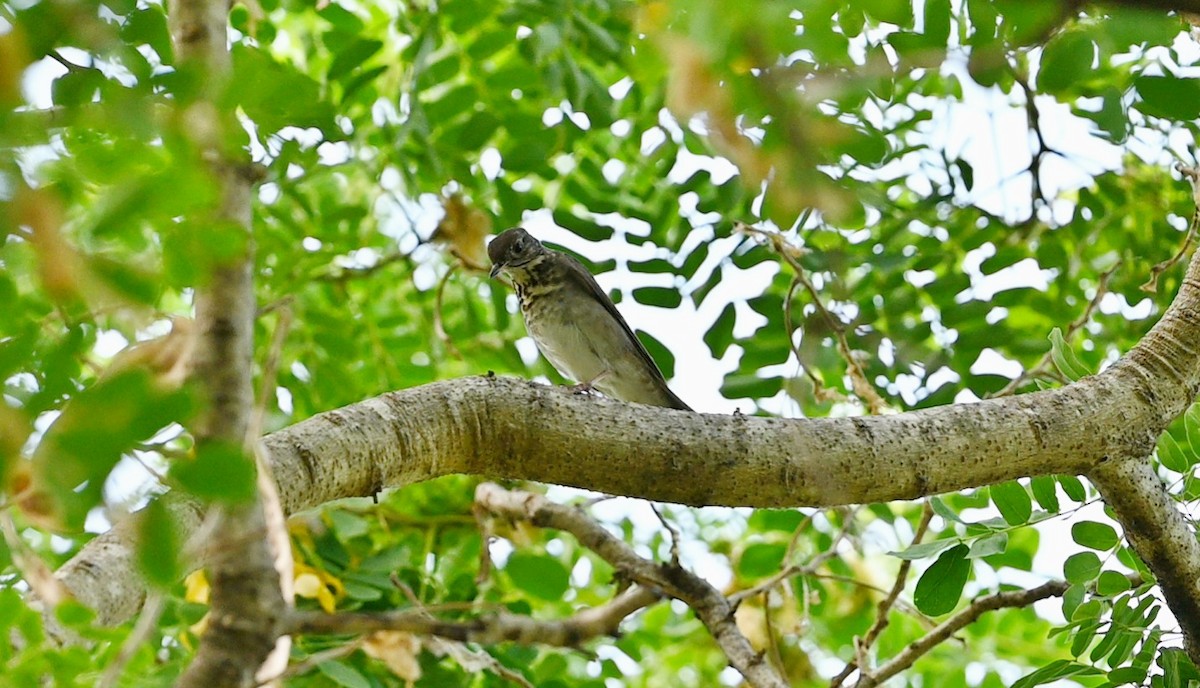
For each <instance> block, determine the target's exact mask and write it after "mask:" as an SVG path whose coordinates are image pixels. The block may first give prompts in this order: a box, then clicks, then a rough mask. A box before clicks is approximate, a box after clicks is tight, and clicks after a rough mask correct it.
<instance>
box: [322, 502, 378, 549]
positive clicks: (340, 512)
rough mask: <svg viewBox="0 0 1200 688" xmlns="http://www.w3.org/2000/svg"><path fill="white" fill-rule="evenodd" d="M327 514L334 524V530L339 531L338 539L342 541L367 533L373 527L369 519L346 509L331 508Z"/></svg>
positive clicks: (331, 523)
mask: <svg viewBox="0 0 1200 688" xmlns="http://www.w3.org/2000/svg"><path fill="white" fill-rule="evenodd" d="M325 515H326V516H327V517H328V518H329V522H330V525H332V526H333V532H334V533H337V537H338V539H339V540H341V541H342V542H345V541H347V540H352V539H354V538H356V537H360V536H363V535H366V534H367V533H368V532H369V531H370V528H371V525H370V523H368V522H367V519H365V518H363V517H362V516H359V515H358V514H354V513H350V512H349V511H346V510H345V509H338V508H331V509H329V510H327V511H326V512H325Z"/></svg>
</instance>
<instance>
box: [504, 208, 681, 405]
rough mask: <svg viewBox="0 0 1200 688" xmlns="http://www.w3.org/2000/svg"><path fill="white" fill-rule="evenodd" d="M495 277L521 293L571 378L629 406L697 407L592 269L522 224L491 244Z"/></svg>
mask: <svg viewBox="0 0 1200 688" xmlns="http://www.w3.org/2000/svg"><path fill="white" fill-rule="evenodd" d="M488 257H489V258H491V259H492V272H491V275H492V277H495V276H496V275H498V274H500V273H501V272H503V273H504V274H506V275H508V276H509V277H510V278H511V279H512V281H513V285H514V286H515V287H516V289H517V299H518V300H519V301H520V303H521V315H522V317H523V318H524V319H525V329H527V330H528V331H529V336H530V337H533V341H534V342H535V343H536V344H537V347H538V350H539V351H541V352H542V355H543V356H545V357H546V359H547V360H549V361H550V364H551V365H553V366H554V368H555V369H556V370H558V372H560V373H562V375H563V376H564V377H567V378H570V379H572V380H575V381H577V382H579V383H580V385H579V386H580V387H581V388H585V389H590V388H593V387H594V388H595V389H598V390H600V391H601V392H603V393H604V394H606V395H608V396H610V397H613V398H614V399H620V400H622V401H633V402H637V403H641V404H653V405H655V406H666V407H668V408H674V409H683V410H685V411H690V410H692V409H691V407H689V406H688V405H687V404H685V403H683V401H681V400H680V399H679V397H677V396H675V393H674V392H672V391H671V390H670V389H669V388H668V387H667V381H666V380H665V379H663V375H662V372H661V371H659V369H658V366H657V365H655V363H654V359H652V358H650V354H649V353H648V352H647V351H646V347H644V346H642V343H641V342H640V341H638V338H637V337H636V336H634V334H633V330H631V329H629V325H628V323H626V322H625V318H622V317H621V314H620V313H619V312H618V311H617V307H616V306H615V305H614V304H613V302H612V299H610V298H608V294H605V293H604V290H603V289H601V288H600V285H599V284H596V280H595V278H594V277H592V274H591V273H590V272H588V270H587V268H585V267H583V265H582V264H581V263H580V262H579V261H578V260H575V259H574V258H572V257H571V256H569V255H567V254H565V253H560V252H558V251H552V250H550V249H548V248H546V247H545V246H543V245H542V244H541V242H539V241H538V240H537V239H534V238H533V237H532V236H530V235H529V233H528V232H526V231H525V230H524V229H521V228H520V227H514V228H513V229H509V230H506V231H504V232H503V233H501V234H500V236H498V237H496V238H495V239H494V240H492V243H491V244H489V245H488Z"/></svg>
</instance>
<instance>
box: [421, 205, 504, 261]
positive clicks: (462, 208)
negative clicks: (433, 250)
mask: <svg viewBox="0 0 1200 688" xmlns="http://www.w3.org/2000/svg"><path fill="white" fill-rule="evenodd" d="M442 209H443V210H445V211H446V215H445V217H443V218H442V221H441V222H439V223H438V226H437V229H436V230H435V231H434V233H433V237H432V239H433V241H434V242H436V243H439V244H442V245H444V246H447V247H448V248H449V249H450V253H452V254H454V256H455V257H456V258H458V259H459V260H460V261H462V264H463V265H464V266H466V267H468V268H470V269H472V270H478V271H480V272H486V271H487V269H488V268H487V265H488V260H487V247H486V246H485V245H484V241H483V240H484V238H485V237H487V236H488V235H490V234H491V233H492V218H491V216H489V215H488V214H487V213H485V212H483V211H482V210H480V209H479V208H477V207H475V206H473V205H470V204H469V203H468V202H467V200H466V199H464V198H463V197H462V194H457V193H454V194H450V195H449V196H447V197H446V198H445V199H443V201H442Z"/></svg>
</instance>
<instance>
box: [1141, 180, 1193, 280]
mask: <svg viewBox="0 0 1200 688" xmlns="http://www.w3.org/2000/svg"><path fill="white" fill-rule="evenodd" d="M1175 169H1176V170H1178V171H1179V173H1180V174H1182V175H1183V176H1185V177H1187V178H1188V179H1189V180H1191V182H1192V196H1193V198H1194V199H1195V201H1196V211H1195V212H1193V213H1192V224H1191V225H1190V226H1189V227H1188V231H1187V236H1185V237H1184V239H1183V245H1182V246H1180V247H1179V250H1178V251H1176V252H1175V255H1173V256H1171V257H1170V258H1168V259H1166V260H1164V261H1162V262H1161V263H1159V264H1157V265H1155V266H1154V267H1152V268H1150V279H1148V280H1146V283H1145V284H1143V285H1142V286H1140V287H1138V288H1139V289H1141V290H1142V291H1144V292H1146V293H1147V294H1154V293H1156V292H1157V291H1158V278H1159V276H1160V275H1162V273H1164V272H1166V271H1167V270H1170V269H1171V268H1172V267H1173V266H1174V265H1175V264H1176V263H1178V262H1179V261H1181V260H1183V256H1184V255H1185V254H1186V253H1187V252H1188V250H1189V249H1190V248H1191V247H1192V244H1193V243H1195V241H1196V234H1197V232H1200V169H1197V168H1195V167H1190V166H1188V165H1184V164H1182V163H1180V164H1178V165H1176V166H1175Z"/></svg>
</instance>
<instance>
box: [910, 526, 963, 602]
mask: <svg viewBox="0 0 1200 688" xmlns="http://www.w3.org/2000/svg"><path fill="white" fill-rule="evenodd" d="M966 555H967V547H966V545H962V544H959V545H956V546H955V547H953V548H951V549H948V550H946V551H945V552H942V555H941V556H940V557H938V560H937V561H935V562H933V564H932V565H931V566H930V567H929V568H927V569H925V573H923V574H921V579H920V580H918V581H917V588H916V590H915V591H914V593H913V603H914V604H916V605H917V609H920V610H921V611H922V612H924V613H925V614H928V615H930V616H939V615H941V614H947V613H949V612H951V611H953V610H954V607H955V606H957V605H958V600H959V598H960V597H962V591H963V586H964V585H966V584H967V578H968V577H969V576H970V574H971V562H970V560H968V559H967V558H966Z"/></svg>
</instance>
